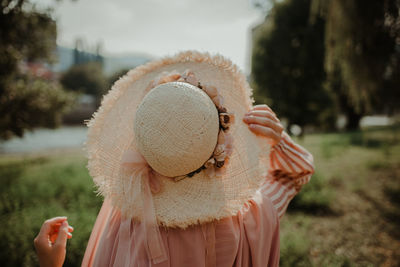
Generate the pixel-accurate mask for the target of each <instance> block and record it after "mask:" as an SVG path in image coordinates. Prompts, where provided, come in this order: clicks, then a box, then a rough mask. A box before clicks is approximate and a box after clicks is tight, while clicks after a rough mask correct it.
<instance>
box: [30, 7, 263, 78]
mask: <svg viewBox="0 0 400 267" xmlns="http://www.w3.org/2000/svg"><path fill="white" fill-rule="evenodd" d="M32 2H33V3H36V4H37V5H38V7H39V8H43V7H48V6H50V7H53V9H54V11H53V17H54V18H55V19H56V20H57V25H58V37H57V43H58V44H59V45H63V46H67V47H74V45H75V40H76V39H77V38H83V40H84V41H85V43H86V44H87V45H88V46H91V47H94V46H95V45H96V43H98V42H101V43H102V47H103V49H102V51H103V54H104V55H106V56H107V55H121V54H131V53H145V54H149V55H152V56H155V57H159V56H167V55H173V54H175V53H177V52H179V51H182V50H188V49H194V50H199V51H203V52H205V51H207V52H211V53H220V54H222V55H224V56H226V57H228V58H230V59H231V60H232V61H233V62H234V63H236V64H237V65H238V66H239V67H240V68H241V69H242V70H243V71H244V72H245V73H246V74H248V73H249V72H250V53H251V28H252V27H254V26H255V25H257V24H259V23H260V22H262V20H263V17H264V15H263V12H262V11H261V10H260V9H256V8H255V7H254V6H253V5H252V4H251V1H250V0H140V1H139V0H77V1H71V0H62V1H55V0H34V1H32Z"/></svg>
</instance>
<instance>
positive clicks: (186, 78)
mask: <svg viewBox="0 0 400 267" xmlns="http://www.w3.org/2000/svg"><path fill="white" fill-rule="evenodd" d="M168 82H185V83H189V84H191V85H193V86H196V87H197V88H199V89H201V90H203V91H204V92H205V93H206V94H207V95H208V96H209V97H210V99H211V100H212V102H213V103H214V104H215V107H216V108H217V110H218V115H219V126H220V130H219V133H218V141H217V145H216V146H215V149H214V152H213V154H212V155H211V157H210V158H209V159H208V160H207V161H206V162H205V163H204V164H203V165H202V166H201V167H200V168H198V169H197V170H195V171H193V172H190V173H188V174H186V175H181V176H177V177H174V180H175V181H179V180H182V179H184V178H186V177H193V176H194V175H195V174H196V173H199V172H201V171H202V170H204V171H205V172H206V174H207V175H208V176H209V177H214V176H216V177H220V176H221V175H222V174H223V171H224V168H223V167H224V165H225V163H226V162H227V161H228V159H229V156H230V155H231V153H232V143H233V140H232V137H231V135H230V134H229V132H228V130H229V126H230V125H231V124H232V123H233V122H234V119H235V117H234V114H233V113H229V112H228V111H227V109H226V108H225V107H224V101H223V98H222V96H221V95H220V94H218V90H217V88H216V87H215V86H212V85H205V84H202V83H200V81H199V80H198V79H197V77H196V75H195V74H194V72H193V71H191V70H189V69H187V70H186V71H184V73H183V74H180V73H178V72H176V71H172V72H163V73H162V74H161V75H160V76H159V77H158V78H156V79H155V80H153V81H152V82H150V84H149V86H148V88H147V90H151V89H153V88H154V87H156V86H158V85H160V84H164V83H168Z"/></svg>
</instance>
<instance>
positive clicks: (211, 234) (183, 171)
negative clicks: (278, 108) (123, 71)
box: [82, 51, 314, 266]
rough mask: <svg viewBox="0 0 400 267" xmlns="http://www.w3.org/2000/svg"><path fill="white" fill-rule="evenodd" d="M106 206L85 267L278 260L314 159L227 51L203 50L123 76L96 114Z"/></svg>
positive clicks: (93, 151) (93, 138)
mask: <svg viewBox="0 0 400 267" xmlns="http://www.w3.org/2000/svg"><path fill="white" fill-rule="evenodd" d="M88 125H89V135H88V141H87V150H88V156H89V170H90V173H91V175H92V177H93V179H94V182H95V184H96V185H97V187H98V191H99V192H100V193H101V194H102V195H103V196H104V198H105V199H104V203H103V206H102V208H101V210H100V212H99V215H98V218H97V220H96V223H95V225H94V227H93V231H92V234H91V237H90V240H89V243H88V246H87V249H86V252H85V256H84V259H83V262H82V266H278V265H279V220H280V218H282V216H283V215H284V213H285V211H286V208H287V206H288V204H289V202H290V200H291V199H292V198H293V197H294V196H295V195H296V194H297V193H298V192H299V191H300V190H301V187H302V186H303V185H304V184H306V183H308V182H309V180H310V178H311V175H312V174H313V173H314V166H313V157H312V155H311V154H310V153H309V152H308V151H306V150H305V149H304V148H302V147H301V146H299V145H297V144H295V143H294V142H293V140H291V138H290V137H289V136H288V135H287V134H286V133H285V132H284V131H283V127H282V125H281V124H280V121H279V119H278V118H277V117H276V115H275V113H274V112H273V111H272V110H271V109H270V108H269V107H268V106H266V105H258V106H254V107H253V106H252V99H251V89H250V87H249V86H248V84H247V82H246V80H245V77H244V76H243V75H242V74H241V73H240V72H239V71H238V69H237V67H236V66H235V65H233V64H232V63H231V62H230V61H229V60H227V59H224V58H223V57H221V56H210V55H208V54H201V53H197V52H191V51H189V52H183V53H180V54H178V55H176V56H175V57H171V58H165V59H162V60H158V61H155V62H150V63H148V64H146V65H144V66H141V67H138V68H136V69H134V70H132V71H130V72H129V73H128V74H127V75H126V76H125V77H123V78H122V79H120V80H119V81H117V83H116V84H115V85H114V86H113V88H112V90H111V91H110V92H109V93H108V95H107V96H106V97H105V98H104V100H103V102H102V106H101V107H100V109H99V111H98V112H97V113H96V115H95V116H94V118H93V119H92V120H91V121H90V122H89V124H88Z"/></svg>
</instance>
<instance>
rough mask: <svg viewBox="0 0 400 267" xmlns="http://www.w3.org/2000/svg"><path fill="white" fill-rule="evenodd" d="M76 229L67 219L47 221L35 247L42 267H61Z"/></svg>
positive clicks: (59, 218)
mask: <svg viewBox="0 0 400 267" xmlns="http://www.w3.org/2000/svg"><path fill="white" fill-rule="evenodd" d="M73 230H74V229H73V228H72V226H69V225H68V222H67V218H66V217H55V218H51V219H49V220H46V221H45V222H44V223H43V225H42V228H41V229H40V232H39V234H38V235H37V237H36V238H35V240H34V245H35V248H36V252H37V255H38V258H39V264H40V266H41V267H61V266H62V265H63V263H64V260H65V254H66V246H67V239H69V238H71V237H72V234H71V232H72V231H73Z"/></svg>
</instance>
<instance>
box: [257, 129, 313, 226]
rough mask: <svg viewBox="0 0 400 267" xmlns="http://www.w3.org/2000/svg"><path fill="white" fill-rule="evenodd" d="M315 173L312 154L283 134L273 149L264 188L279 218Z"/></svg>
mask: <svg viewBox="0 0 400 267" xmlns="http://www.w3.org/2000/svg"><path fill="white" fill-rule="evenodd" d="M313 173H314V159H313V156H312V155H311V153H310V152H308V151H307V150H306V149H305V148H303V147H302V146H300V145H298V144H296V143H294V142H293V140H292V139H291V138H290V137H289V135H288V134H287V133H286V132H283V133H282V139H281V141H280V142H279V143H278V144H277V145H275V146H274V147H272V148H271V154H270V169H269V172H268V174H267V182H266V183H265V184H264V188H263V189H264V190H265V191H264V192H265V193H266V194H267V195H268V196H269V198H270V199H271V201H272V203H273V204H274V206H275V208H276V210H277V212H278V215H279V218H281V217H282V216H283V215H284V213H285V211H286V209H287V206H288V204H289V202H290V200H292V199H293V197H294V196H295V195H296V194H297V193H299V191H300V190H301V187H302V186H303V185H305V184H307V183H308V182H309V181H310V179H311V176H312V174H313Z"/></svg>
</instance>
